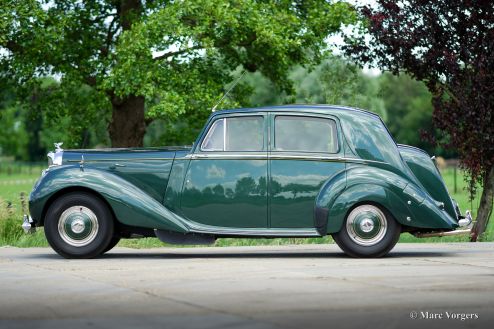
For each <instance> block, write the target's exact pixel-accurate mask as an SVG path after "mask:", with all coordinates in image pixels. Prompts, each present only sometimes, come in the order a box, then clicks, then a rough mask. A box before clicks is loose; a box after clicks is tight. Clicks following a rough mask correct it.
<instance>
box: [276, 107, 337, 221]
mask: <svg viewBox="0 0 494 329" xmlns="http://www.w3.org/2000/svg"><path fill="white" fill-rule="evenodd" d="M270 139H271V143H270V144H271V147H270V152H269V171H270V180H269V185H268V186H269V205H270V227H272V228H313V227H314V226H315V223H314V209H315V201H316V197H317V195H318V193H319V191H320V189H321V187H322V186H323V184H324V183H325V182H326V181H327V180H328V179H330V178H331V177H332V176H333V175H335V174H336V173H338V172H340V171H341V170H343V169H344V168H345V163H344V162H343V160H342V157H343V152H342V151H341V147H339V145H341V143H340V141H339V133H338V125H337V121H336V119H335V118H333V117H331V116H324V115H316V114H314V115H312V114H297V113H293V112H291V113H272V114H271V115H270Z"/></svg>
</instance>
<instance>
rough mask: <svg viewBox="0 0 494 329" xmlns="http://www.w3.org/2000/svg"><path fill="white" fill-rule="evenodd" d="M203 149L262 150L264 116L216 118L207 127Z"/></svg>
mask: <svg viewBox="0 0 494 329" xmlns="http://www.w3.org/2000/svg"><path fill="white" fill-rule="evenodd" d="M201 149H202V150H203V151H262V150H263V149H264V117H262V116H244V117H233V118H223V119H218V120H216V121H215V122H214V123H213V125H212V126H211V128H210V129H209V131H208V133H207V135H206V137H205V138H204V141H203V143H202V146H201Z"/></svg>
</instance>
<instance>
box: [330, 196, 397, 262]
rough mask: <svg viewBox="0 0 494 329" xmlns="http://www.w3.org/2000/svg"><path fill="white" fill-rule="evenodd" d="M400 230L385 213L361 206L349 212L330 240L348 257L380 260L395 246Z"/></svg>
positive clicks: (375, 208)
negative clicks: (379, 258) (376, 258)
mask: <svg viewBox="0 0 494 329" xmlns="http://www.w3.org/2000/svg"><path fill="white" fill-rule="evenodd" d="M400 233H401V226H400V224H399V223H397V222H396V221H395V220H394V218H393V217H392V216H391V214H389V212H388V211H386V210H385V209H381V208H380V207H377V206H376V205H373V204H362V205H359V206H357V207H355V208H353V209H352V211H350V213H349V214H348V216H347V217H346V220H345V225H344V226H343V227H342V228H341V230H340V231H339V232H338V233H335V234H333V239H334V240H335V242H336V243H337V244H338V246H339V247H340V248H341V249H342V250H343V251H344V252H345V253H346V254H347V255H349V256H351V257H382V256H384V255H386V254H387V253H388V252H389V251H390V250H391V249H393V247H394V246H395V245H396V243H397V242H398V239H399V238H400Z"/></svg>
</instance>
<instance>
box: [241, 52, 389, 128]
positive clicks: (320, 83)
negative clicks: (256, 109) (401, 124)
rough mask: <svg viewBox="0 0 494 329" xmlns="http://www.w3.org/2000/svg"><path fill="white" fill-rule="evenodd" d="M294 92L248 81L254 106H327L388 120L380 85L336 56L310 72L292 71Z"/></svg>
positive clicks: (253, 79) (257, 80)
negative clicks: (361, 110) (360, 110)
mask: <svg viewBox="0 0 494 329" xmlns="http://www.w3.org/2000/svg"><path fill="white" fill-rule="evenodd" d="M289 77H290V79H291V80H292V81H293V82H294V83H293V84H294V92H293V93H292V94H286V93H283V92H282V91H277V90H276V86H274V85H273V83H272V82H270V81H269V80H267V79H266V78H264V77H263V76H262V75H260V74H257V73H256V74H253V75H251V76H248V77H247V81H248V83H249V84H250V85H251V86H252V88H253V89H254V92H253V93H252V95H251V97H250V102H251V103H252V105H253V106H264V105H275V104H290V103H297V104H314V103H319V104H321V103H325V104H335V105H347V106H354V107H360V108H364V109H367V110H370V111H373V112H375V113H377V114H379V115H380V116H381V117H382V118H383V119H384V120H386V116H387V115H386V108H385V106H384V103H383V100H382V99H381V97H380V95H379V88H380V87H379V81H378V80H377V79H376V78H375V77H370V76H367V75H365V74H364V73H363V72H362V70H360V69H359V68H358V67H356V66H355V65H354V64H351V63H349V62H348V61H347V60H345V59H343V58H340V57H337V56H332V55H329V56H326V58H324V59H323V60H322V62H321V63H320V64H318V65H316V66H315V67H313V68H311V69H307V68H304V67H301V66H297V67H295V68H293V69H292V70H290V72H289Z"/></svg>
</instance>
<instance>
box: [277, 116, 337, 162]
mask: <svg viewBox="0 0 494 329" xmlns="http://www.w3.org/2000/svg"><path fill="white" fill-rule="evenodd" d="M274 140H275V142H274V143H275V150H276V151H299V152H320V153H336V152H338V140H337V135H336V123H335V122H334V120H331V119H326V118H314V117H299V116H288V115H287V116H283V115H280V116H276V117H275V121H274Z"/></svg>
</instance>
